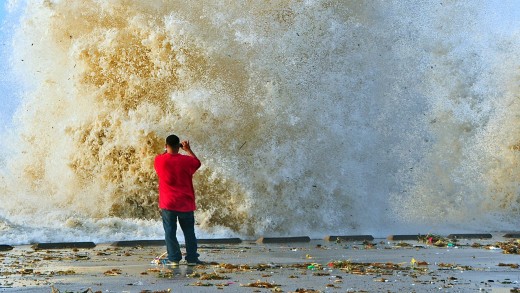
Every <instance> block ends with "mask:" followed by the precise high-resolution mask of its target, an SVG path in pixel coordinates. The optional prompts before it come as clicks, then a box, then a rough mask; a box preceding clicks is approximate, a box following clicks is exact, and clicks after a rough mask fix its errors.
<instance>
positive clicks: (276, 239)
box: [256, 236, 311, 244]
mask: <svg viewBox="0 0 520 293" xmlns="http://www.w3.org/2000/svg"><path fill="white" fill-rule="evenodd" d="M310 241H311V238H310V237H309V236H298V237H260V238H258V240H256V243H262V244H268V243H292V242H310Z"/></svg>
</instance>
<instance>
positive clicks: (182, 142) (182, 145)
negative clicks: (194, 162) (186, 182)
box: [180, 140, 197, 158]
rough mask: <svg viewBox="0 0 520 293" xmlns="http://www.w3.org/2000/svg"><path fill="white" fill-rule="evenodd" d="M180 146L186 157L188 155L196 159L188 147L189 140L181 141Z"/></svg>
mask: <svg viewBox="0 0 520 293" xmlns="http://www.w3.org/2000/svg"><path fill="white" fill-rule="evenodd" d="M180 144H181V145H180V146H181V148H182V149H183V150H184V151H185V152H186V153H187V154H188V155H190V156H192V157H195V158H196V157H197V156H196V155H195V153H193V151H192V150H191V147H190V141H189V140H183V141H181V143H180Z"/></svg>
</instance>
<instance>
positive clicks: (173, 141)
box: [166, 134, 181, 150]
mask: <svg viewBox="0 0 520 293" xmlns="http://www.w3.org/2000/svg"><path fill="white" fill-rule="evenodd" d="M180 142H181V141H180V139H179V137H178V136H177V135H175V134H172V135H169V136H168V137H167V138H166V145H167V146H169V147H171V148H172V149H173V150H178V149H179V146H180Z"/></svg>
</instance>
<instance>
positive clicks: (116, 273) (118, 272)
mask: <svg viewBox="0 0 520 293" xmlns="http://www.w3.org/2000/svg"><path fill="white" fill-rule="evenodd" d="M104 275H105V276H119V275H121V269H111V270H108V271H106V272H104Z"/></svg>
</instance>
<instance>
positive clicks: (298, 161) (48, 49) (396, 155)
mask: <svg viewBox="0 0 520 293" xmlns="http://www.w3.org/2000/svg"><path fill="white" fill-rule="evenodd" d="M486 9H490V8H489V7H480V6H479V5H478V4H475V3H473V2H467V3H465V2H458V3H421V4H413V3H403V2H401V1H395V2H391V1H364V2H345V1H279V2H278V1H273V2H269V3H265V1H250V2H248V3H247V4H230V3H225V4H224V2H218V1H215V2H209V3H206V2H194V1H191V2H190V1H168V2H166V1H153V2H143V1H109V2H106V1H94V0H88V1H81V2H80V1H74V2H68V1H42V2H38V3H34V2H29V4H28V6H27V8H26V12H25V14H24V16H23V21H22V24H21V25H20V27H19V28H18V30H17V32H16V34H15V37H14V47H15V49H14V50H13V63H14V64H13V66H14V67H15V68H16V70H17V73H18V74H19V75H20V76H23V77H24V78H25V80H26V83H28V84H30V85H31V86H32V88H33V90H31V91H30V92H29V93H28V94H26V95H24V96H23V97H22V98H23V101H22V105H21V106H20V107H19V109H18V111H17V113H16V115H15V118H14V119H15V120H14V121H15V122H14V124H15V131H14V133H13V134H12V135H5V138H6V139H4V143H10V144H11V151H9V152H8V155H6V157H5V158H6V160H5V164H6V166H5V167H3V170H2V174H3V175H2V176H3V177H2V178H3V179H2V180H3V183H2V184H4V185H5V188H3V189H2V191H0V197H1V198H2V207H1V208H0V216H2V218H3V219H5V220H6V221H5V223H6V224H5V225H6V226H7V227H8V228H5V230H6V231H8V232H7V233H2V236H1V237H2V238H0V239H1V240H2V241H3V242H11V243H27V242H31V241H35V240H40V241H41V239H43V240H45V239H50V240H73V239H76V240H77V239H85V240H86V239H95V240H98V241H107V240H115V239H121V238H129V239H131V238H143V237H159V236H161V229H160V223H159V222H158V221H157V220H158V210H157V186H156V184H157V182H156V177H155V173H154V170H153V159H154V157H155V155H156V154H157V153H161V152H162V151H163V147H164V138H165V137H166V136H167V135H168V134H171V133H175V134H178V135H179V136H180V137H181V139H189V140H190V141H191V144H192V146H193V148H194V150H195V151H196V152H197V154H198V155H199V156H200V158H201V160H202V162H203V167H202V168H201V170H200V171H199V172H198V173H197V175H196V177H195V187H196V192H197V197H198V202H197V204H198V211H197V213H196V215H197V222H198V223H199V231H200V233H220V234H219V235H231V234H237V235H241V236H244V237H252V236H257V235H262V234H270V235H281V234H284V235H287V234H291V235H301V234H303V233H305V234H311V235H316V236H320V235H322V234H324V233H361V232H366V233H374V234H376V235H379V236H383V235H384V233H386V232H388V231H390V230H391V231H408V232H409V233H410V231H411V230H413V232H420V231H419V229H436V230H439V229H447V227H457V228H460V229H466V230H473V229H477V228H480V227H485V228H486V229H507V228H508V227H510V226H508V225H509V224H512V225H515V224H517V222H515V221H516V220H515V219H516V218H517V217H516V215H517V213H518V211H517V208H518V207H517V205H518V198H519V191H518V172H519V171H518V147H516V146H517V145H518V143H519V142H520V135H518V134H517V133H516V132H515V129H516V127H517V126H518V118H517V117H516V116H517V115H516V114H515V113H518V112H517V111H515V109H516V110H518V102H517V99H516V98H515V96H516V93H517V89H516V88H515V87H514V86H511V84H515V83H516V80H515V78H516V75H517V66H513V65H509V66H504V65H503V62H504V60H506V59H507V58H508V57H509V58H510V57H511V56H515V55H516V54H515V53H516V52H518V49H517V48H516V47H514V46H513V47H512V48H507V49H505V48H504V46H505V45H502V46H501V45H498V42H497V45H496V46H490V45H485V44H488V43H489V42H490V40H493V37H494V36H493V34H492V32H493V31H492V30H484V29H487V28H484V27H482V24H480V23H479V22H478V18H477V16H481V15H483V14H485V13H484V12H485V11H486ZM467 23H471V24H472V25H471V26H469V27H468V26H466V24H467ZM479 28H480V30H479ZM501 38H502V39H501V40H499V41H500V42H501V43H502V44H507V43H508V42H512V41H513V40H514V36H512V35H507V34H504V35H502V36H501ZM498 74H500V76H503V77H504V78H497V75H498ZM475 214H479V215H480V218H481V219H482V220H480V221H479V220H478V219H474V215H475ZM490 216H498V217H497V218H499V219H507V221H505V222H502V223H501V224H500V223H497V222H493V221H491V220H490ZM482 223H487V226H482V225H481V224H482ZM9 233H10V234H9ZM20 234H21V235H23V236H16V235H20Z"/></svg>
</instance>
